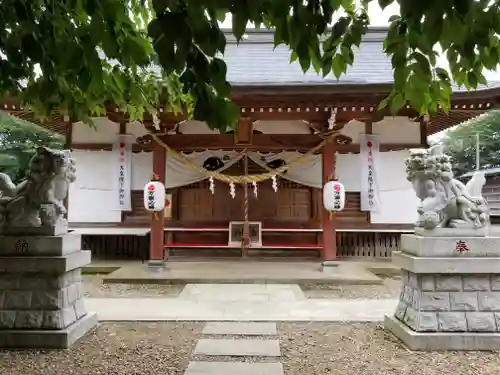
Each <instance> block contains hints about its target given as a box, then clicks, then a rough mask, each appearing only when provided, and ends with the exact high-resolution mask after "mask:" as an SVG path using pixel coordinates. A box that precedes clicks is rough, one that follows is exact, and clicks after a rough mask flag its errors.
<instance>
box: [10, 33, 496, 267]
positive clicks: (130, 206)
mask: <svg viewBox="0 0 500 375" xmlns="http://www.w3.org/2000/svg"><path fill="white" fill-rule="evenodd" d="M386 32H387V29H386V28H371V29H370V30H369V32H368V33H367V35H366V36H365V37H364V39H363V41H362V43H361V45H360V47H359V49H357V50H356V51H355V62H354V65H353V66H352V67H349V68H348V70H347V74H345V75H344V76H342V77H341V78H340V79H339V80H336V79H335V78H334V77H333V76H327V77H326V78H322V77H321V75H318V74H317V73H316V72H315V71H314V70H313V69H311V70H310V71H308V72H307V73H305V74H304V73H303V72H302V70H301V67H300V65H299V63H298V62H293V63H290V51H289V49H288V47H286V46H279V47H277V48H276V49H274V43H273V40H274V37H273V33H272V32H271V31H267V30H249V31H248V32H247V37H246V38H245V39H244V41H242V42H241V43H240V44H239V45H237V43H236V40H235V39H234V37H233V36H232V34H230V32H227V35H226V36H227V39H228V43H227V47H226V53H225V56H224V60H225V61H226V63H227V66H228V81H229V82H230V83H231V84H232V86H233V91H232V94H231V98H232V100H233V101H234V102H235V103H236V104H237V105H238V106H239V107H240V110H241V117H240V119H239V122H238V125H237V127H236V129H234V130H232V129H228V131H227V132H226V133H223V134H221V133H220V132H219V131H216V130H211V129H209V128H208V126H207V125H206V124H205V123H203V122H198V121H193V120H189V119H187V118H186V117H185V116H183V115H174V114H172V113H167V112H166V111H164V110H163V109H162V108H159V109H158V119H159V121H154V120H153V119H152V118H151V119H149V120H148V121H143V122H138V121H133V122H129V121H128V120H127V119H126V116H123V115H122V114H120V113H118V112H116V111H115V110H113V108H112V107H110V109H109V112H108V115H107V116H106V117H100V118H94V119H93V120H94V123H95V127H93V128H91V127H89V126H88V125H86V124H84V123H80V122H79V123H70V122H69V121H64V120H65V119H64V118H63V117H62V116H55V117H54V118H53V119H52V120H51V121H49V122H46V123H44V126H46V127H47V128H50V129H52V130H54V131H57V132H60V133H62V134H66V136H67V146H68V147H69V148H71V149H72V153H73V157H74V159H75V161H76V168H77V179H76V182H75V183H73V184H72V185H71V187H70V193H69V198H68V201H67V206H68V211H69V213H68V220H69V222H70V225H71V226H72V227H73V228H76V229H78V230H79V231H80V232H81V233H83V234H84V238H85V242H86V243H85V246H87V247H88V248H90V249H91V250H92V251H93V254H94V256H95V257H100V258H104V257H105V258H111V257H114V258H142V259H149V260H152V261H161V260H162V259H164V257H165V254H168V256H169V257H171V258H175V257H187V258H189V257H194V256H203V257H206V258H216V257H219V256H223V257H228V256H232V257H240V256H249V257H252V256H260V257H272V256H285V257H315V258H318V259H320V258H322V259H327V260H331V259H335V258H337V257H359V258H363V257H367V258H374V257H389V256H390V254H391V251H393V250H396V249H398V246H399V239H400V236H401V234H402V233H408V232H412V227H413V223H414V221H415V220H416V218H417V212H416V208H417V204H418V200H417V198H416V196H415V193H414V191H413V188H412V186H411V184H410V183H409V182H408V181H407V180H406V166H405V159H406V158H407V157H408V155H409V152H410V151H409V150H410V149H417V148H426V147H427V137H428V136H430V135H432V134H435V133H437V132H440V131H442V130H444V129H447V128H448V127H451V126H454V125H457V124H459V123H461V122H463V121H466V120H468V119H470V118H473V117H475V116H478V115H480V114H482V113H484V112H486V111H488V110H491V109H493V108H494V107H496V105H497V102H498V101H499V99H500V91H499V88H497V87H496V86H495V84H491V85H490V86H491V87H482V88H480V89H478V90H476V91H472V92H465V91H461V90H459V89H457V90H456V92H454V94H453V98H452V107H451V110H450V111H449V112H445V111H443V110H439V111H438V112H437V113H435V114H433V115H431V116H430V117H429V118H423V117H419V116H418V113H417V112H415V111H414V110H412V109H410V108H409V107H406V108H403V109H401V110H400V111H399V113H398V114H397V115H396V116H392V115H390V114H389V113H388V112H387V111H386V110H381V111H377V108H378V105H379V103H380V102H381V100H383V99H384V98H385V97H387V95H388V94H389V92H390V91H391V86H392V80H393V72H392V65H391V63H390V59H389V58H388V57H387V56H386V55H385V54H384V52H383V40H384V37H385V35H386ZM498 86H499V87H500V85H498ZM1 105H2V107H3V108H2V109H3V110H6V111H8V112H10V113H11V114H13V115H17V116H21V115H22V114H23V113H24V111H23V109H22V108H21V107H20V106H19V105H18V104H16V102H15V101H14V100H5V101H4V102H3V103H2V104H1ZM23 118H26V116H24V117H23ZM120 171H121V172H120ZM120 173H122V175H121V177H120V178H119V176H120ZM214 173H216V175H215V176H214ZM153 174H156V175H157V176H158V178H159V180H160V181H161V182H163V183H164V185H165V187H166V193H167V195H166V197H167V199H166V201H167V207H166V208H165V210H164V211H163V212H161V213H160V215H159V217H160V218H159V219H158V218H157V219H154V218H152V215H151V213H150V212H148V211H147V210H146V209H145V206H144V202H143V189H144V186H145V184H147V183H148V181H150V180H151V178H152V175H153ZM332 178H334V179H337V180H338V181H339V182H340V183H342V184H343V186H344V187H345V191H346V204H345V207H344V209H343V210H341V211H339V212H337V213H335V214H334V215H330V214H329V213H328V212H327V211H326V210H325V209H324V207H323V202H322V199H323V198H322V188H323V185H324V184H325V183H326V182H327V181H328V180H329V179H332ZM242 182H244V183H243V184H242ZM120 190H121V192H120ZM245 221H247V222H248V224H249V233H248V234H249V236H250V238H249V240H250V244H249V246H248V247H247V248H245V249H244V251H242V247H241V241H242V235H243V234H244V233H243V234H242V230H243V229H242V228H243V227H244V223H245ZM243 253H244V254H243Z"/></svg>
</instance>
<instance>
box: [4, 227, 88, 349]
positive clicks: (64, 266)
mask: <svg viewBox="0 0 500 375" xmlns="http://www.w3.org/2000/svg"><path fill="white" fill-rule="evenodd" d="M67 236H68V237H67ZM78 240H80V242H81V237H80V236H79V235H75V234H71V235H66V236H59V237H42V236H37V237H26V239H25V240H22V241H24V242H23V243H26V244H28V245H27V246H25V247H24V248H23V249H22V251H21V252H20V253H19V254H17V256H15V252H16V248H14V249H12V248H11V246H12V244H13V243H17V241H21V240H20V239H18V237H14V238H11V237H8V236H2V237H0V249H2V251H0V255H3V256H0V272H1V274H0V347H12V348H17V347H22V348H28V347H30V348H65V347H67V346H68V345H71V344H72V343H73V342H74V341H75V340H76V339H77V338H79V337H81V336H82V335H83V334H85V332H87V331H88V330H90V329H91V328H93V327H94V326H95V325H96V323H97V321H96V319H95V314H94V315H92V314H90V315H89V313H87V310H86V308H85V305H84V302H83V295H84V287H83V281H82V275H81V267H83V266H85V265H87V264H88V263H90V251H82V250H79V246H76V244H77V241H78ZM18 250H19V249H18ZM47 254H49V255H47ZM51 254H62V255H60V256H54V255H51ZM44 255H45V256H44Z"/></svg>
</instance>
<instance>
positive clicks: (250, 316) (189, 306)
mask: <svg viewBox="0 0 500 375" xmlns="http://www.w3.org/2000/svg"><path fill="white" fill-rule="evenodd" d="M85 303H86V306H87V310H88V311H95V312H97V316H98V318H99V320H100V321H178V320H180V321H233V322H234V321H246V322H252V321H258V322H263V321H264V322H268V321H276V322H278V321H296V322H308V321H316V322H318V321H319V322H347V321H352V322H378V321H383V320H384V315H386V314H393V313H394V311H395V309H396V306H397V300H394V299H380V300H370V299H365V300H364V299H357V300H347V299H335V300H328V299H306V300H295V301H275V300H273V301H200V300H188V299H182V298H88V299H86V300H85Z"/></svg>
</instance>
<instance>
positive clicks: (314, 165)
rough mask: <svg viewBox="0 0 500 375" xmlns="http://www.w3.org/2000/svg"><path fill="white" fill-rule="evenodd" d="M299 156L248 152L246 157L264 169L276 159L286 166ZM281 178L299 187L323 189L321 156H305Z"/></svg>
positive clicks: (287, 152)
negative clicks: (299, 185) (281, 160)
mask: <svg viewBox="0 0 500 375" xmlns="http://www.w3.org/2000/svg"><path fill="white" fill-rule="evenodd" d="M300 156H301V154H300V153H299V152H291V151H283V152H279V153H260V152H249V153H248V157H249V159H251V160H252V161H253V162H254V163H256V164H257V165H259V166H261V167H263V168H265V167H266V164H267V163H269V162H270V161H273V160H276V159H283V161H284V162H285V163H286V164H287V165H288V164H290V163H293V162H294V160H296V159H297V158H298V157H300ZM281 177H283V178H286V179H287V180H290V181H293V182H296V183H298V184H301V185H305V186H309V187H313V188H318V189H321V188H322V187H323V183H322V174H321V154H319V155H307V156H306V157H305V158H304V159H301V160H300V161H299V163H297V164H296V165H295V166H292V168H290V169H288V170H287V171H286V173H284V174H283V175H282V176H281Z"/></svg>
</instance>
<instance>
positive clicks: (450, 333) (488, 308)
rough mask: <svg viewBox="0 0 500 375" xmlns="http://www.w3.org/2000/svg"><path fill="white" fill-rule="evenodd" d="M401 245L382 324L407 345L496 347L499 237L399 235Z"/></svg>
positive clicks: (415, 347)
mask: <svg viewBox="0 0 500 375" xmlns="http://www.w3.org/2000/svg"><path fill="white" fill-rule="evenodd" d="M455 233H460V231H459V230H458V231H456V232H455ZM401 247H402V250H401V252H396V253H394V254H393V262H394V263H395V264H396V265H397V266H399V267H401V269H402V279H403V287H402V291H401V295H400V297H399V304H398V306H397V308H396V312H395V313H394V316H387V317H386V319H385V327H386V329H388V330H389V331H391V332H392V333H393V334H394V335H395V336H397V337H398V338H399V339H401V340H402V341H403V342H404V343H405V344H406V345H407V346H408V347H409V348H410V349H412V350H498V349H500V237H458V236H454V237H444V236H441V237H438V236H436V237H433V236H429V235H426V236H418V235H403V236H402V241H401Z"/></svg>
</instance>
